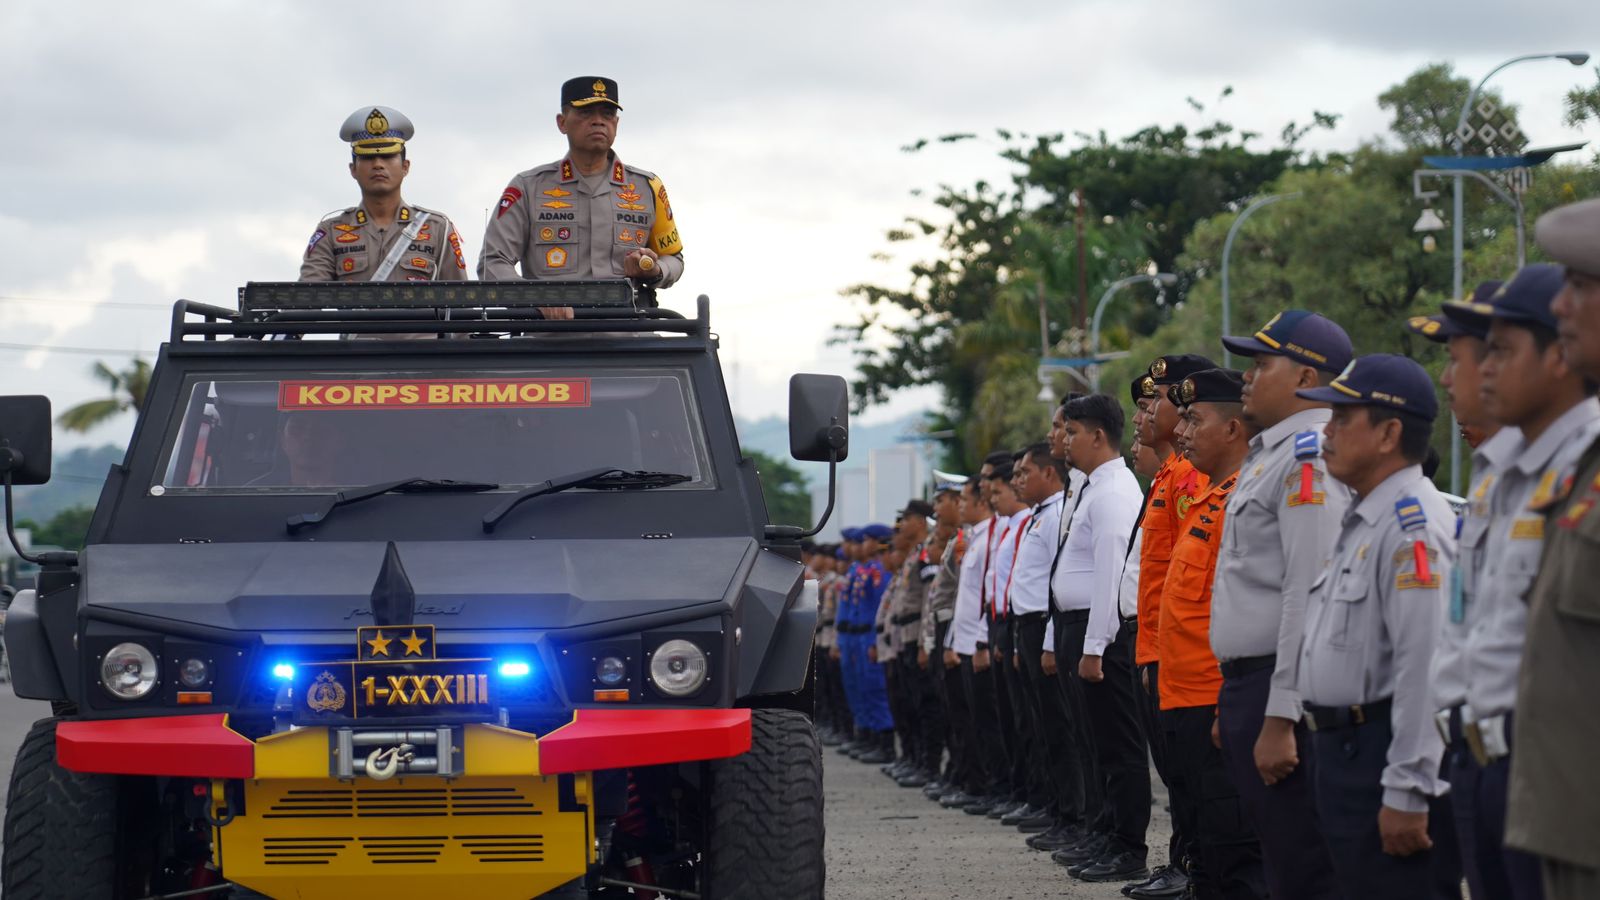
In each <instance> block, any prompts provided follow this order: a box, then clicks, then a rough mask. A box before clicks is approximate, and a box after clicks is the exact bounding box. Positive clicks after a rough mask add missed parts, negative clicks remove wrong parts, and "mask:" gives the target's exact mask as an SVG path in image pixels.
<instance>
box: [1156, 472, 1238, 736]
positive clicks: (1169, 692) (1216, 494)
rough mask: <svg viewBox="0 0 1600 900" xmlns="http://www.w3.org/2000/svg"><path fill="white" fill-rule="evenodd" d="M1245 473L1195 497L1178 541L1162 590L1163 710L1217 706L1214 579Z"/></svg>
mask: <svg viewBox="0 0 1600 900" xmlns="http://www.w3.org/2000/svg"><path fill="white" fill-rule="evenodd" d="M1238 480H1239V473H1237V472H1235V473H1234V474H1232V475H1230V476H1228V478H1227V479H1226V480H1224V481H1223V482H1222V483H1221V484H1218V485H1213V486H1212V487H1211V488H1210V489H1209V490H1207V491H1206V492H1205V493H1204V494H1201V495H1200V497H1199V498H1197V499H1196V500H1195V501H1194V504H1193V505H1192V506H1191V507H1190V509H1189V515H1188V516H1186V517H1185V518H1184V520H1183V524H1182V525H1181V526H1180V528H1181V530H1180V531H1179V533H1178V535H1177V541H1176V542H1174V543H1173V545H1172V564H1171V568H1170V569H1169V570H1168V572H1167V578H1166V584H1165V587H1164V588H1163V590H1162V592H1161V625H1160V629H1161V631H1160V635H1159V642H1158V648H1159V653H1160V656H1161V708H1162V709H1183V708H1185V707H1191V706H1215V705H1216V703H1217V693H1218V692H1219V691H1221V690H1222V670H1221V669H1220V668H1218V666H1217V658H1216V657H1215V656H1213V655H1212V653H1211V582H1212V580H1213V579H1214V578H1215V576H1216V574H1217V550H1218V549H1219V548H1220V547H1221V546H1222V518H1223V514H1224V512H1225V511H1226V507H1227V502H1228V494H1229V493H1230V492H1232V491H1233V485H1234V483H1235V482H1237V481H1238Z"/></svg>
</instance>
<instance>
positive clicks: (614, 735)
mask: <svg viewBox="0 0 1600 900" xmlns="http://www.w3.org/2000/svg"><path fill="white" fill-rule="evenodd" d="M749 749H750V711H749V710H748V709H580V710H578V711H577V713H576V715H575V716H574V717H573V720H572V722H571V723H570V724H567V725H565V726H562V727H561V728H558V729H556V730H555V731H552V732H551V733H550V734H548V735H546V736H544V737H543V738H540V739H539V770H540V774H544V775H553V774H556V773H559V772H589V771H593V770H595V769H621V768H628V767H632V766H656V765H663V764H667V763H678V762H690V761H693V760H700V759H721V758H723V757H728V756H738V755H739V754H741V753H744V752H745V751H747V750H749ZM56 761H57V762H59V763H60V764H61V767H62V768H64V769H70V770H72V771H74V772H98V773H104V774H108V775H172V776H178V777H186V778H250V777H253V776H254V775H255V744H254V743H252V742H251V741H250V740H249V739H248V738H246V737H244V736H243V735H240V734H238V733H236V732H234V731H232V730H231V729H229V728H228V726H227V724H226V722H225V719H224V717H223V716H222V715H221V714H212V715H197V716H158V717H154V718H148V719H113V720H104V721H97V722H62V723H60V724H59V725H57V726H56Z"/></svg>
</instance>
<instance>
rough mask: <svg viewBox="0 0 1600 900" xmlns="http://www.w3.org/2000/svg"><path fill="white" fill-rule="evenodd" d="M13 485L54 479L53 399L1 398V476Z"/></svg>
mask: <svg viewBox="0 0 1600 900" xmlns="http://www.w3.org/2000/svg"><path fill="white" fill-rule="evenodd" d="M6 476H10V479H11V483H12V484H44V483H46V482H48V481H49V480H50V398H48V397H39V396H26V397H0V478H4V477H6Z"/></svg>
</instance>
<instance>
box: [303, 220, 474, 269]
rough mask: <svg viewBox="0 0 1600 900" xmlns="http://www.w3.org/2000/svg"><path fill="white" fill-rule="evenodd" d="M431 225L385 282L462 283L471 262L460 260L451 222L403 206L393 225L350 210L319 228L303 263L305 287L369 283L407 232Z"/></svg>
mask: <svg viewBox="0 0 1600 900" xmlns="http://www.w3.org/2000/svg"><path fill="white" fill-rule="evenodd" d="M424 214H426V215H427V220H426V221H424V222H423V223H422V227H421V229H420V230H418V231H417V233H416V236H415V237H414V238H413V239H412V240H411V241H409V242H408V243H407V244H406V249H405V252H404V253H403V254H402V255H401V257H400V259H399V261H398V262H397V263H396V264H395V266H394V268H393V269H392V270H391V271H390V272H389V274H388V275H387V276H386V277H385V278H384V279H383V280H384V281H464V280H466V277H467V261H466V259H465V258H464V257H463V256H462V255H461V235H460V234H458V233H457V232H456V226H455V225H454V224H452V223H451V221H450V217H449V216H446V215H445V214H444V213H441V212H435V211H433V210H431V209H424V208H423V207H420V206H407V205H404V204H402V205H401V206H400V209H399V211H398V212H397V213H396V219H395V221H393V222H383V223H380V222H377V221H376V220H374V219H372V218H371V217H370V216H368V215H367V211H366V209H365V208H363V207H360V206H352V207H350V208H349V209H346V210H343V211H341V212H336V213H334V214H332V215H330V216H328V217H327V218H325V219H323V220H322V221H321V222H318V223H317V227H316V230H315V231H313V232H312V233H311V241H310V242H309V243H307V244H306V255H305V259H304V260H303V261H302V262H301V263H300V280H301V281H371V280H372V276H373V274H374V273H376V272H377V270H378V268H379V267H380V266H382V265H383V261H384V260H385V259H387V258H388V256H389V251H390V250H392V249H393V248H394V246H395V245H396V244H397V243H399V242H400V240H401V238H402V237H404V235H405V232H406V229H407V228H409V227H410V226H411V225H413V224H414V223H415V222H416V221H417V219H418V218H420V217H421V216H422V215H424Z"/></svg>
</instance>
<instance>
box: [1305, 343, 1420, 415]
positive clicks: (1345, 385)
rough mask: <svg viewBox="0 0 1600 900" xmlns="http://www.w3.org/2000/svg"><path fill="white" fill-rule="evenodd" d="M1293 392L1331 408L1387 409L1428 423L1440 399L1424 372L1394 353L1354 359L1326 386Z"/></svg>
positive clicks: (1375, 354)
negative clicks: (1417, 417) (1408, 414)
mask: <svg viewBox="0 0 1600 900" xmlns="http://www.w3.org/2000/svg"><path fill="white" fill-rule="evenodd" d="M1294 393H1295V396H1297V397H1301V398H1303V399H1306V400H1315V401H1316V402H1318V403H1331V404H1333V405H1334V406H1357V405H1359V406H1387V407H1388V408H1390V409H1394V410H1399V411H1400V412H1403V413H1410V414H1411V415H1413V416H1420V417H1422V418H1424V419H1427V420H1428V421H1430V422H1431V421H1433V418H1434V417H1435V416H1437V415H1438V414H1439V397H1438V395H1437V394H1435V393H1434V390H1433V379H1432V378H1429V377H1428V372H1427V370H1426V369H1424V368H1422V366H1421V365H1418V364H1417V361H1416V360H1413V359H1409V358H1407V357H1404V356H1396V355H1395V354H1393V353H1374V354H1372V355H1371V356H1359V357H1356V358H1355V359H1354V360H1352V361H1351V363H1350V365H1348V366H1346V367H1345V370H1344V371H1343V372H1341V373H1339V377H1338V378H1335V379H1334V380H1333V381H1332V382H1330V383H1329V384H1328V386H1327V387H1319V388H1310V389H1308V390H1301V391H1295V392H1294Z"/></svg>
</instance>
